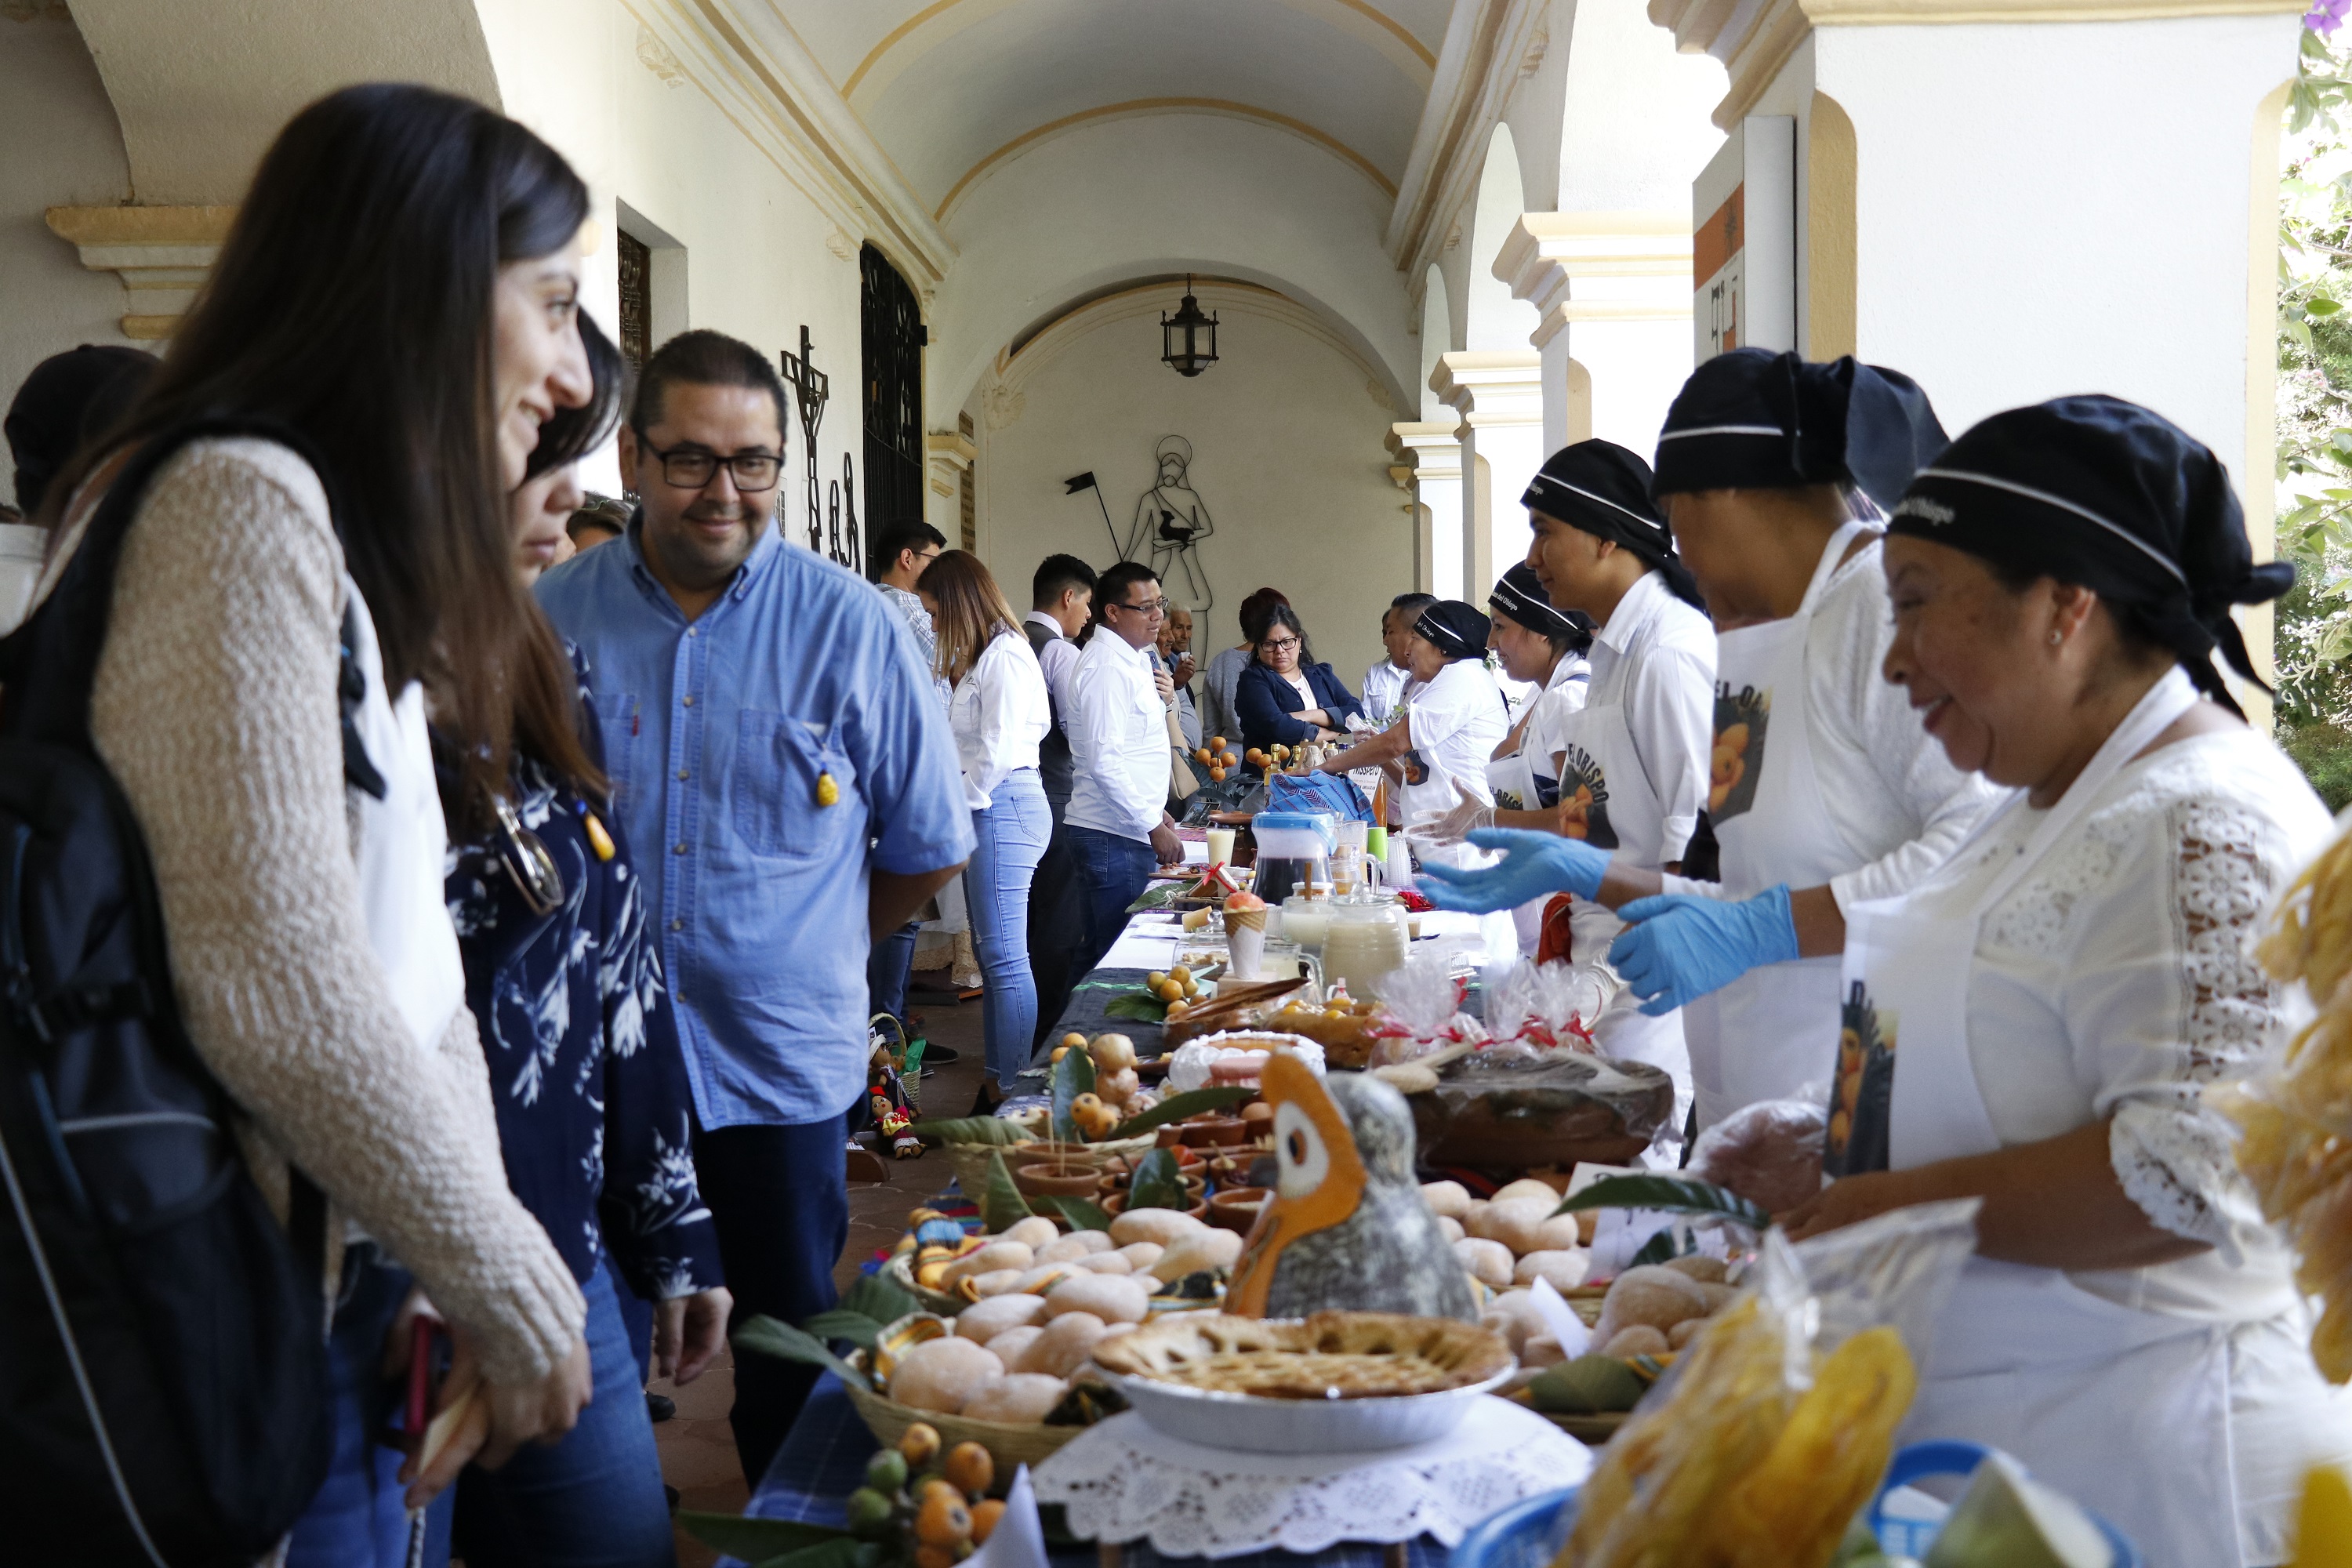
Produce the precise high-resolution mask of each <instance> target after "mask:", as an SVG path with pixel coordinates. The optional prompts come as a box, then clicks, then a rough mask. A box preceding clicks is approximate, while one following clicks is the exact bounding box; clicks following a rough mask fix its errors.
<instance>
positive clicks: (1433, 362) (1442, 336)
mask: <svg viewBox="0 0 2352 1568" xmlns="http://www.w3.org/2000/svg"><path fill="white" fill-rule="evenodd" d="M1453 346H1454V309H1453V307H1452V306H1451V305H1450V304H1448V303H1447V300H1446V292H1445V274H1444V271H1443V270H1442V269H1441V268H1439V267H1438V266H1437V265H1436V264H1435V263H1434V262H1433V263H1431V264H1430V268H1429V277H1428V280H1427V281H1426V282H1425V283H1424V284H1423V289H1422V298H1421V385H1420V398H1421V416H1422V417H1423V419H1443V418H1444V417H1445V416H1446V415H1447V413H1448V412H1449V411H1448V410H1447V408H1446V406H1445V400H1444V398H1442V397H1440V396H1438V395H1437V389H1436V388H1435V387H1434V386H1433V385H1431V384H1430V382H1431V379H1432V378H1433V377H1434V376H1435V375H1436V374H1437V362H1438V360H1439V358H1440V357H1441V356H1443V355H1444V353H1446V351H1447V350H1449V349H1451V348H1453Z"/></svg>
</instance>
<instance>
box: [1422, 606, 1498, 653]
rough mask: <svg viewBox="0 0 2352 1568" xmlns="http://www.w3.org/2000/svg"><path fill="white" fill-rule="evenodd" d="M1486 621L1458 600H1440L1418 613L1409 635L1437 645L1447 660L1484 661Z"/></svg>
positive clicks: (1484, 617)
mask: <svg viewBox="0 0 2352 1568" xmlns="http://www.w3.org/2000/svg"><path fill="white" fill-rule="evenodd" d="M1488 624H1489V623H1488V622H1487V620H1486V616H1482V615H1480V614H1479V613H1478V612H1477V611H1476V610H1475V609H1474V608H1473V607H1471V606H1470V605H1465V604H1464V603H1463V602H1462V601H1461V600H1459V599H1440V600H1438V601H1437V603H1435V604H1433V605H1430V606H1429V607H1428V608H1426V609H1424V610H1423V611H1422V612H1421V618H1420V619H1419V620H1417V621H1415V622H1413V623H1412V635H1413V636H1415V637H1420V638H1421V639H1423V641H1425V642H1431V643H1434V644H1436V645H1437V647H1439V648H1441V649H1442V650H1444V654H1445V657H1446V658H1486V630H1487V626H1488Z"/></svg>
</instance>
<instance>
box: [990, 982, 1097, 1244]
mask: <svg viewBox="0 0 2352 1568" xmlns="http://www.w3.org/2000/svg"><path fill="white" fill-rule="evenodd" d="M1113 1005H1114V1006H1115V1005H1117V1004H1116V1003H1114V1004H1113ZM1094 1091H1095V1059H1094V1058H1092V1057H1090V1056H1088V1055H1087V1053H1086V1052H1084V1051H1082V1050H1079V1049H1077V1048H1076V1047H1071V1048H1070V1049H1068V1050H1066V1051H1064V1052H1063V1053H1062V1059H1061V1060H1060V1061H1057V1062H1055V1064H1054V1076H1053V1091H1052V1092H1053V1096H1054V1136H1055V1138H1056V1139H1058V1140H1060V1141H1061V1142H1065V1143H1083V1142H1086V1141H1087V1136H1086V1134H1085V1133H1084V1132H1081V1131H1079V1130H1078V1124H1077V1122H1076V1121H1075V1120H1074V1119H1073V1118H1072V1117H1071V1115H1070V1103H1071V1102H1072V1101H1073V1100H1076V1099H1077V1098H1078V1096H1080V1095H1082V1094H1092V1093H1093V1092H1094ZM988 1228H989V1229H991V1230H1002V1229H1003V1228H1004V1227H1003V1226H1000V1225H992V1226H989V1227H988Z"/></svg>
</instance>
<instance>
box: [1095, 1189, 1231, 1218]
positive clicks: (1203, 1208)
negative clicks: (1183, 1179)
mask: <svg viewBox="0 0 2352 1568" xmlns="http://www.w3.org/2000/svg"><path fill="white" fill-rule="evenodd" d="M1187 1193H1188V1195H1192V1207H1191V1208H1188V1209H1186V1210H1185V1211H1184V1212H1185V1213H1186V1214H1188V1215H1192V1217H1193V1218H1194V1219H1197V1220H1206V1219H1207V1218H1208V1217H1209V1202H1208V1200H1207V1199H1206V1198H1203V1197H1200V1196H1198V1195H1197V1194H1191V1192H1190V1189H1189V1188H1188V1189H1187ZM1126 1208H1127V1194H1125V1193H1109V1194H1105V1195H1104V1197H1103V1201H1102V1211H1103V1213H1105V1214H1107V1215H1111V1216H1112V1217H1113V1218H1117V1217H1118V1215H1120V1214H1121V1213H1122V1212H1124V1211H1125V1210H1126Z"/></svg>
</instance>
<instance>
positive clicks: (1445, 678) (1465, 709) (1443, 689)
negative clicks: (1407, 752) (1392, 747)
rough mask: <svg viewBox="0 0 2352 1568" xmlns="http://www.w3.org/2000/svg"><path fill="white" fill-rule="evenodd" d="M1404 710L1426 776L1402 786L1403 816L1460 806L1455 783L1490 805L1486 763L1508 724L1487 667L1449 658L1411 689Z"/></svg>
mask: <svg viewBox="0 0 2352 1568" xmlns="http://www.w3.org/2000/svg"><path fill="white" fill-rule="evenodd" d="M1405 711H1406V713H1407V714H1408V715H1409V716H1410V717H1411V720H1412V731H1411V733H1412V749H1413V750H1414V751H1416V752H1420V753H1421V760H1422V762H1423V764H1425V765H1426V767H1427V768H1428V770H1429V777H1428V778H1427V780H1426V781H1425V782H1423V783H1421V784H1407V785H1405V786H1404V791H1403V794H1404V811H1405V818H1404V819H1405V820H1406V821H1407V822H1411V821H1412V820H1413V816H1414V814H1415V813H1416V812H1423V811H1431V810H1444V811H1451V810H1452V809H1453V808H1454V806H1455V805H1459V804H1460V802H1459V800H1458V798H1457V797H1456V796H1455V795H1454V784H1455V782H1457V781H1458V782H1459V783H1460V784H1461V785H1462V787H1463V788H1465V789H1466V790H1468V791H1469V792H1470V793H1471V794H1472V795H1475V796H1476V797H1477V798H1478V800H1479V801H1480V802H1481V803H1482V804H1484V805H1494V804H1495V792H1494V790H1493V788H1492V787H1491V786H1489V785H1488V784H1487V783H1486V764H1487V763H1490V762H1492V761H1493V760H1494V757H1495V748H1496V746H1497V745H1500V744H1501V743H1502V740H1503V737H1504V736H1505V735H1506V734H1507V733H1509V732H1510V727H1511V725H1510V713H1509V710H1507V709H1506V708H1505V707H1504V705H1503V693H1502V691H1501V690H1500V689H1497V688H1496V685H1495V677H1494V675H1493V674H1492V672H1490V671H1489V670H1488V669H1487V668H1486V665H1484V664H1483V663H1481V662H1480V661H1478V660H1477V659H1475V658H1457V659H1454V660H1453V661H1451V662H1450V663H1448V664H1447V665H1446V667H1445V668H1443V669H1441V670H1439V671H1438V672H1437V674H1436V676H1435V678H1434V679H1431V680H1430V681H1429V683H1428V684H1427V685H1425V686H1423V687H1422V688H1421V689H1420V690H1418V691H1416V692H1414V693H1413V695H1412V701H1411V703H1410V704H1408V706H1407V707H1406V710H1405Z"/></svg>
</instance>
